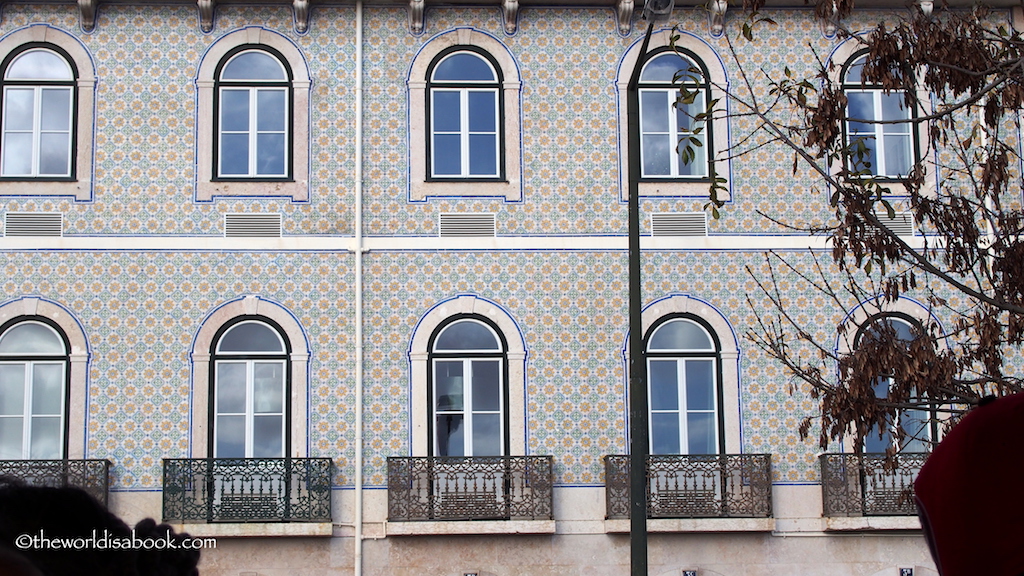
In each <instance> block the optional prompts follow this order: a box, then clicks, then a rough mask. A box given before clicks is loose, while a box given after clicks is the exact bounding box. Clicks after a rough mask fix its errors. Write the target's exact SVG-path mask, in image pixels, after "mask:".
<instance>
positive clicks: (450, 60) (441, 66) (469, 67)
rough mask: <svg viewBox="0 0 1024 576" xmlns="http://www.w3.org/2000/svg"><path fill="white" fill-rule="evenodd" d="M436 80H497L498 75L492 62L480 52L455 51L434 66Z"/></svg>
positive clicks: (432, 78)
mask: <svg viewBox="0 0 1024 576" xmlns="http://www.w3.org/2000/svg"><path fill="white" fill-rule="evenodd" d="M431 80H432V81H434V82H497V81H498V77H497V74H496V73H495V71H494V67H493V66H492V65H491V63H490V62H488V61H487V59H485V58H484V57H482V56H480V55H479V54H476V53H473V52H469V51H462V52H453V53H451V54H449V55H447V56H445V57H444V58H442V59H441V61H440V62H438V63H437V65H436V66H434V69H433V71H432V73H431Z"/></svg>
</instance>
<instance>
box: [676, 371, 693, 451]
mask: <svg viewBox="0 0 1024 576" xmlns="http://www.w3.org/2000/svg"><path fill="white" fill-rule="evenodd" d="M676 382H678V386H679V389H678V391H677V394H679V453H680V454H689V453H690V430H689V424H690V423H689V421H688V418H687V415H688V414H689V413H690V411H689V407H688V406H687V405H686V360H683V359H679V360H677V361H676Z"/></svg>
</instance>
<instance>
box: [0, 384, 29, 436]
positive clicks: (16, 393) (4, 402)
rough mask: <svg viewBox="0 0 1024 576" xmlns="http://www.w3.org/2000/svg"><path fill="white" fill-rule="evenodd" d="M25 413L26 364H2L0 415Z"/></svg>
mask: <svg viewBox="0 0 1024 576" xmlns="http://www.w3.org/2000/svg"><path fill="white" fill-rule="evenodd" d="M24 413H25V365H24V364H0V415H7V414H24ZM18 449H19V450H21V448H18Z"/></svg>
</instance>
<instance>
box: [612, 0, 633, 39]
mask: <svg viewBox="0 0 1024 576" xmlns="http://www.w3.org/2000/svg"><path fill="white" fill-rule="evenodd" d="M633 8H634V6H633V0H616V2H615V13H616V15H617V16H618V17H619V34H622V35H623V36H626V35H628V34H629V31H630V29H632V27H633Z"/></svg>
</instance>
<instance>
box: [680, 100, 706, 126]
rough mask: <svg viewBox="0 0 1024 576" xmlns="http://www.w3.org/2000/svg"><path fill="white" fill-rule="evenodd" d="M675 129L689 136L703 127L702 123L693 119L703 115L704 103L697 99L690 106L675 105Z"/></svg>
mask: <svg viewBox="0 0 1024 576" xmlns="http://www.w3.org/2000/svg"><path fill="white" fill-rule="evenodd" d="M675 109H676V127H677V128H678V129H679V131H680V132H682V133H684V134H690V133H692V132H693V131H694V129H696V128H699V127H701V126H703V125H704V122H703V121H698V120H695V118H696V117H697V116H699V115H701V114H703V113H704V101H703V100H702V99H701V98H700V97H698V98H697V99H696V100H694V101H693V102H691V103H690V104H683V103H676V104H675Z"/></svg>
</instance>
